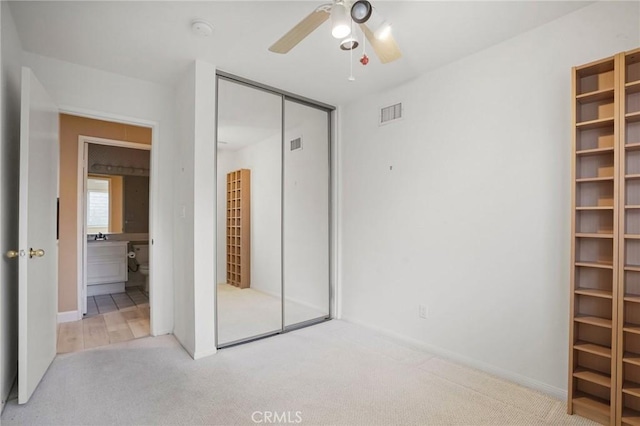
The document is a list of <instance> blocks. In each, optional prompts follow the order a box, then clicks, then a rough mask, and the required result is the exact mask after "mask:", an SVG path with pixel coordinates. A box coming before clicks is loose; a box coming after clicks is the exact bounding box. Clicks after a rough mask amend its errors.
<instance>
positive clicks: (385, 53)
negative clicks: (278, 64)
mask: <svg viewBox="0 0 640 426" xmlns="http://www.w3.org/2000/svg"><path fill="white" fill-rule="evenodd" d="M329 18H331V34H332V35H333V37H334V38H337V39H340V40H341V43H340V48H341V49H342V50H353V49H355V48H356V47H358V41H357V40H356V38H355V37H354V35H353V34H352V24H351V21H353V22H354V23H356V24H358V25H359V27H360V29H361V30H362V32H363V33H364V35H365V37H366V38H367V40H368V42H369V45H370V46H371V47H372V48H373V50H374V52H375V53H376V55H377V56H378V58H379V59H380V62H382V63H383V64H387V63H389V62H393V61H395V60H396V59H399V58H400V57H401V56H402V53H401V52H400V48H399V47H398V44H397V43H396V41H395V39H394V38H393V35H392V34H391V25H390V24H389V23H388V22H387V21H386V20H384V18H382V16H380V15H379V14H378V12H377V11H376V10H375V9H374V8H373V6H371V3H369V2H368V1H365V0H358V1H356V2H353V3H352V2H351V1H350V0H334V1H333V3H327V4H323V5H320V6H318V7H317V8H316V9H315V10H314V11H313V12H311V13H310V14H309V15H308V16H307V17H306V18H304V19H303V20H302V21H300V22H299V23H298V24H297V25H296V26H295V27H293V28H292V29H291V30H289V32H288V33H286V34H285V35H283V36H282V37H281V38H280V39H279V40H278V41H276V42H275V43H274V44H273V45H272V46H271V47H269V50H270V51H271V52H274V53H282V54H284V53H287V52H289V51H290V50H291V49H293V48H294V47H295V46H296V45H297V44H298V43H300V42H301V41H302V40H304V39H305V38H306V37H307V36H308V35H309V34H311V33H312V32H313V31H315V30H316V29H317V28H318V27H319V26H320V25H322V24H323V23H324V22H325V21H326V20H328V19H329Z"/></svg>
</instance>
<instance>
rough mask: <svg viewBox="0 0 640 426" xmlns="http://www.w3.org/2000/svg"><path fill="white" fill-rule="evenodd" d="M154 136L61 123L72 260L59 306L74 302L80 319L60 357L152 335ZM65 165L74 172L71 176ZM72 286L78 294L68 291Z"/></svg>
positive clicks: (65, 335)
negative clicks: (70, 284) (73, 276)
mask: <svg viewBox="0 0 640 426" xmlns="http://www.w3.org/2000/svg"><path fill="white" fill-rule="evenodd" d="M152 131H153V129H151V128H148V127H141V126H134V125H129V124H122V123H114V122H107V121H103V120H95V119H92V118H85V117H78V116H72V115H67V114H61V115H60V134H61V174H60V183H61V188H62V189H66V190H67V191H68V193H66V194H65V192H64V191H61V200H60V207H61V208H60V210H61V214H60V246H61V250H60V253H61V254H62V253H67V254H68V255H67V256H66V257H63V256H62V255H61V258H60V261H59V264H60V268H59V270H60V280H59V281H60V284H61V288H60V302H59V304H60V305H61V306H60V310H61V311H62V310H64V307H63V306H62V305H63V304H65V303H66V304H70V302H71V299H72V296H73V295H75V300H74V301H75V302H76V306H77V318H76V320H75V321H66V322H61V323H60V324H59V328H58V353H63V352H74V351H79V350H84V349H89V348H92V347H96V346H103V345H107V344H111V343H115V342H122V341H126V340H131V339H134V338H138V337H143V336H147V335H149V334H150V316H151V315H150V312H151V308H150V303H149V294H150V293H151V292H152V291H153V290H152V289H153V286H152V284H151V282H152V278H151V270H152V268H151V267H150V266H151V265H152V263H151V257H152V254H151V251H152V249H151V247H152V245H151V244H150V241H151V239H150V237H151V235H152V234H151V228H152V216H151V215H150V212H151V208H150V207H151V206H152V193H153V181H152V180H151V170H152V157H153V156H152V152H153V151H152V150H153V147H152V145H151V144H152ZM71 145H74V146H75V148H76V149H75V150H72V149H70V146H71ZM65 148H67V151H75V158H73V159H71V158H68V157H73V152H71V153H69V152H65ZM65 161H67V162H69V163H71V161H73V164H74V166H75V167H74V169H73V170H71V171H70V170H66V171H65ZM73 178H75V179H73ZM72 190H73V193H69V192H71V191H72ZM65 195H66V197H65ZM72 201H75V206H73V205H72V204H73V202H72ZM74 207H75V209H74ZM73 212H75V215H73V214H72V213H73ZM71 228H73V229H74V230H75V231H76V232H75V233H73V234H74V235H73V238H70V237H71V234H72V233H71V232H69V230H70V229H71ZM63 247H74V248H76V251H75V255H71V253H69V252H68V251H66V250H64V249H63ZM74 273H75V279H74V280H73V281H71V280H68V279H65V278H68V277H67V275H74ZM70 281H71V282H73V284H74V286H73V287H74V288H73V289H70V288H69V286H66V287H64V285H65V284H68V283H69V282H70Z"/></svg>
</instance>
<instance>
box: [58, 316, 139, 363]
mask: <svg viewBox="0 0 640 426" xmlns="http://www.w3.org/2000/svg"><path fill="white" fill-rule="evenodd" d="M148 335H149V305H139V306H136V307H134V308H130V309H126V310H121V311H114V312H109V313H106V314H102V315H95V316H92V317H89V318H85V319H83V320H79V321H73V322H64V323H62V324H58V353H59V354H63V353H68V352H79V351H83V350H85V349H91V348H97V347H98V346H106V345H109V344H111V343H117V342H126V341H127V340H133V339H137V338H139V337H145V336H148Z"/></svg>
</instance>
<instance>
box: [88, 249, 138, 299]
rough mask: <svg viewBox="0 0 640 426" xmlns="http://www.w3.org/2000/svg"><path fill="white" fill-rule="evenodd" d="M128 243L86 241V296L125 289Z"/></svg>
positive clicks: (121, 291)
mask: <svg viewBox="0 0 640 426" xmlns="http://www.w3.org/2000/svg"><path fill="white" fill-rule="evenodd" d="M128 243H129V242H128V241H105V240H99V241H88V242H87V262H86V265H87V296H99V295H102V294H110V293H123V292H124V291H125V289H124V287H125V283H126V281H127V278H128V270H127V244H128Z"/></svg>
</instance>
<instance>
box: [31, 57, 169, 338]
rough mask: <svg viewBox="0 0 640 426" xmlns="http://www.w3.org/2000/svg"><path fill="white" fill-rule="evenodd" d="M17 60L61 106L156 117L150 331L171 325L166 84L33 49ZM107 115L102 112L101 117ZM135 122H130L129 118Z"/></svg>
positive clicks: (114, 115) (111, 114)
mask: <svg viewBox="0 0 640 426" xmlns="http://www.w3.org/2000/svg"><path fill="white" fill-rule="evenodd" d="M22 61H23V64H24V65H25V66H28V67H30V68H31V69H32V70H33V72H34V73H35V75H36V77H37V78H38V79H39V80H40V82H41V83H42V84H43V85H44V87H45V88H46V89H47V91H48V92H49V94H50V95H51V97H52V99H53V100H54V102H56V103H57V104H58V105H59V106H60V108H61V109H62V110H64V111H65V112H70V113H74V112H79V113H80V114H82V115H84V114H85V113H86V111H93V112H94V114H93V115H94V118H103V119H114V120H117V118H122V119H123V120H124V121H126V120H127V119H130V118H135V119H139V120H144V121H148V122H155V123H158V127H157V130H158V131H157V133H158V134H157V135H155V137H156V139H154V146H153V149H154V150H155V151H156V153H154V154H153V155H157V158H158V163H159V164H158V167H157V170H155V169H154V170H152V179H154V178H156V179H157V180H158V185H159V187H160V188H161V194H160V196H159V197H158V200H157V203H158V204H157V211H156V212H157V215H155V216H154V218H153V220H154V229H153V233H152V235H151V238H153V239H154V247H153V258H152V259H151V261H152V262H153V264H154V266H153V268H154V272H155V273H154V274H153V276H152V286H153V288H152V290H151V298H152V306H153V307H154V309H152V310H151V326H152V329H151V332H152V333H153V334H156V335H157V334H165V333H170V332H172V331H173V282H172V280H171V277H172V276H173V241H172V239H173V232H172V231H173V212H174V203H173V170H174V168H175V167H174V164H175V162H174V145H175V139H174V110H173V104H174V91H173V88H171V87H169V86H161V85H158V84H154V83H150V82H146V81H143V80H137V79H134V78H129V77H124V76H121V75H118V74H113V73H108V72H104V71H99V70H96V69H93V68H88V67H84V66H80V65H76V64H71V63H69V62H64V61H60V60H57V59H52V58H47V57H43V56H39V55H35V54H32V53H26V52H25V53H24V54H23V56H22ZM105 117H106V118H105ZM134 124H135V123H134Z"/></svg>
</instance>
